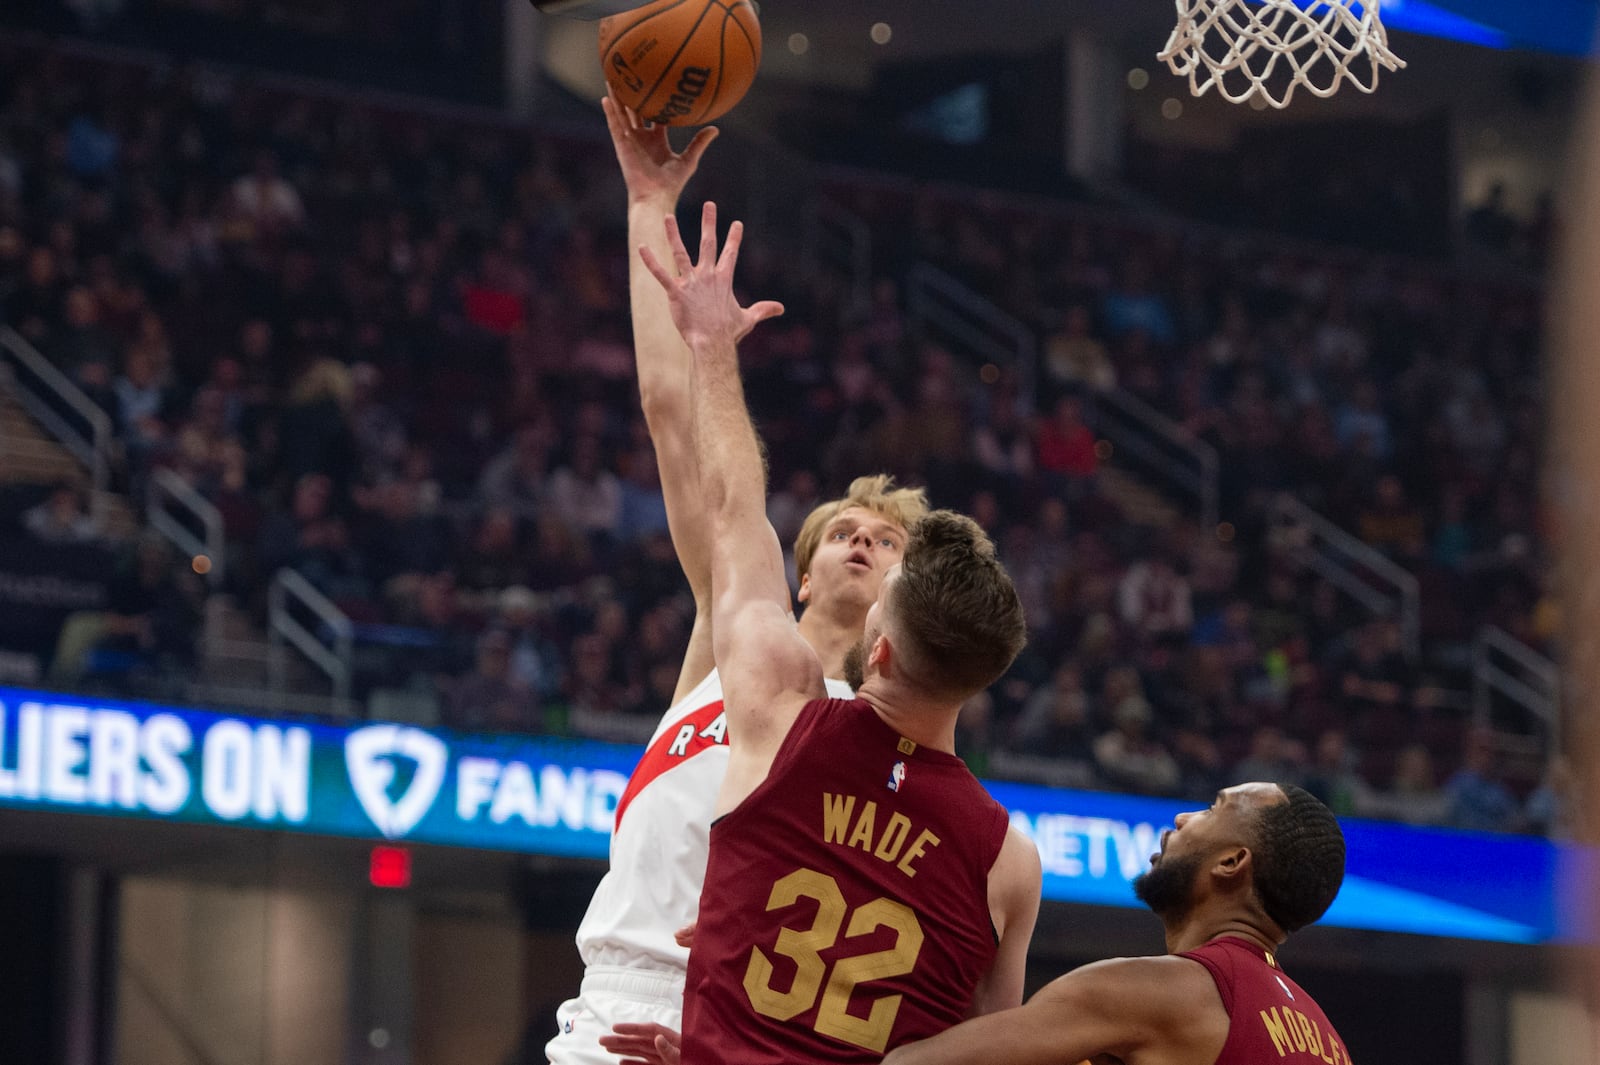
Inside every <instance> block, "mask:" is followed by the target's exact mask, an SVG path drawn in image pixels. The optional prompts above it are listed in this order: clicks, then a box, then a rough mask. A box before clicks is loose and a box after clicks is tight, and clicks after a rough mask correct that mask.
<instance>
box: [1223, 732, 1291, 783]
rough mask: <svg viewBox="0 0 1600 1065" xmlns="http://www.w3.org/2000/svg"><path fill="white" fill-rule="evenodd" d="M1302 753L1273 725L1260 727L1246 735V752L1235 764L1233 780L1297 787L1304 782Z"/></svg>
mask: <svg viewBox="0 0 1600 1065" xmlns="http://www.w3.org/2000/svg"><path fill="white" fill-rule="evenodd" d="M1303 761H1304V759H1303V756H1302V752H1300V751H1298V750H1296V748H1295V744H1294V743H1293V742H1292V741H1291V740H1289V739H1288V738H1287V737H1286V736H1284V734H1283V730H1282V729H1280V728H1278V727H1277V726H1276V725H1262V726H1260V727H1258V728H1257V729H1256V730H1255V732H1253V733H1252V734H1251V736H1250V752H1249V753H1248V754H1246V755H1245V756H1244V757H1243V758H1242V759H1240V760H1239V761H1238V762H1237V763H1235V765H1234V767H1233V778H1234V779H1235V780H1237V781H1249V780H1266V781H1270V782H1272V783H1275V784H1299V783H1301V782H1302V780H1303V779H1304V774H1303V769H1302V765H1303Z"/></svg>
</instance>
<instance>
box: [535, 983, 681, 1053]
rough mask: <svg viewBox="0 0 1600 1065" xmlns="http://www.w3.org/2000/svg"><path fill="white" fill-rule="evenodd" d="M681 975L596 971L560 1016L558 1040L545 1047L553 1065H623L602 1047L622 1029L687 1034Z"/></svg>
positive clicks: (557, 1013)
mask: <svg viewBox="0 0 1600 1065" xmlns="http://www.w3.org/2000/svg"><path fill="white" fill-rule="evenodd" d="M683 979H684V974H683V973H681V972H668V971H664V970H660V969H628V968H622V967H620V966H618V967H613V966H608V965H591V966H590V967H589V968H588V970H587V971H585V973H584V975H583V984H582V986H581V987H579V989H578V997H577V998H574V999H568V1000H567V1001H566V1002H563V1003H562V1004H561V1008H560V1009H559V1010H557V1011H556V1023H557V1024H558V1025H559V1029H558V1031H557V1034H556V1037H555V1038H554V1039H552V1040H550V1042H548V1043H546V1044H545V1048H544V1053H545V1057H546V1058H548V1059H549V1061H550V1065H618V1063H619V1062H621V1060H622V1059H621V1058H619V1057H617V1056H616V1055H615V1054H612V1053H611V1052H610V1051H608V1050H607V1049H606V1048H605V1047H603V1046H601V1045H600V1037H601V1036H603V1035H606V1034H608V1033H609V1032H610V1031H611V1028H612V1026H613V1025H617V1024H664V1025H666V1026H667V1027H668V1028H671V1029H672V1030H673V1031H682V1030H683Z"/></svg>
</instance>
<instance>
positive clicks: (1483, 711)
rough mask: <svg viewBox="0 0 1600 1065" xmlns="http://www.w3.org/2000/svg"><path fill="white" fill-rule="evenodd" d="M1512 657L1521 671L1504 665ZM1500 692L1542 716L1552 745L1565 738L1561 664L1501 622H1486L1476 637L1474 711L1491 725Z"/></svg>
mask: <svg viewBox="0 0 1600 1065" xmlns="http://www.w3.org/2000/svg"><path fill="white" fill-rule="evenodd" d="M1506 659H1509V660H1510V662H1511V663H1514V664H1515V666H1516V667H1518V669H1519V670H1520V673H1521V675H1520V676H1519V675H1518V674H1516V673H1513V672H1511V671H1510V670H1509V669H1507V668H1505V666H1504V665H1502V664H1501V663H1502V661H1503V660H1506ZM1496 695H1499V696H1502V697H1504V698H1506V699H1509V700H1510V701H1511V702H1513V703H1515V704H1517V705H1518V706H1520V707H1522V708H1523V709H1524V710H1526V711H1528V713H1530V714H1532V715H1533V716H1534V717H1536V718H1538V719H1539V720H1540V721H1541V722H1542V723H1543V724H1544V725H1545V727H1546V728H1547V729H1548V730H1549V735H1550V746H1551V749H1559V747H1560V741H1561V667H1560V666H1558V665H1556V664H1555V663H1554V662H1552V661H1551V660H1550V659H1548V658H1546V657H1545V656H1544V655H1542V654H1540V653H1539V652H1538V651H1535V650H1534V649H1533V648H1531V647H1529V646H1528V645H1527V644H1525V643H1523V642H1522V641H1521V640H1519V639H1517V638H1516V637H1515V636H1513V635H1511V634H1510V633H1509V632H1507V631H1506V630H1504V629H1502V628H1500V627H1499V626H1497V625H1485V626H1483V627H1482V628H1480V629H1479V630H1478V634H1477V636H1476V637H1475V638H1474V639H1473V641H1472V712H1473V718H1474V720H1475V721H1476V722H1477V723H1478V724H1480V725H1488V724H1489V723H1490V721H1489V715H1490V711H1491V709H1492V702H1493V699H1494V697H1495V696H1496Z"/></svg>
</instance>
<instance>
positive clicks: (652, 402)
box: [600, 96, 717, 702]
mask: <svg viewBox="0 0 1600 1065" xmlns="http://www.w3.org/2000/svg"><path fill="white" fill-rule="evenodd" d="M600 107H601V109H602V110H603V111H605V116H606V127H607V129H609V130H610V132H611V145H612V147H613V148H615V149H616V153H617V163H618V165H619V166H621V168H622V178H623V181H624V182H625V183H626V185H627V187H628V240H629V242H630V244H631V245H632V246H633V247H640V246H643V247H647V248H649V249H650V250H651V251H652V252H653V253H654V254H655V256H656V259H657V261H659V262H662V263H671V262H672V261H673V259H672V254H671V249H670V248H669V247H668V246H667V236H666V229H665V226H664V222H665V221H666V219H667V218H669V217H671V216H672V214H673V212H674V211H676V210H677V206H678V197H679V196H680V195H681V194H682V193H683V188H684V185H686V184H687V183H688V181H689V179H690V178H691V177H693V176H694V173H695V171H696V170H697V169H698V168H699V166H700V157H701V156H702V155H704V154H705V150H706V148H707V147H709V146H710V144H711V142H712V141H713V140H715V139H716V137H717V130H716V128H715V127H713V126H707V127H706V128H705V129H702V130H701V131H700V132H699V133H696V134H695V136H694V139H693V140H691V141H690V142H689V144H688V146H687V147H686V148H684V150H683V151H682V152H675V151H673V150H672V144H671V142H670V141H669V140H668V139H667V128H666V127H665V126H659V125H651V124H649V123H646V122H645V121H643V120H642V119H641V118H640V117H639V116H638V115H637V114H635V113H634V112H633V111H632V110H631V109H629V108H626V107H623V106H622V105H621V104H619V103H617V102H616V101H615V100H613V99H611V98H610V97H609V96H608V97H606V98H604V99H602V100H601V101H600ZM628 293H629V301H630V308H631V311H632V316H633V347H634V357H635V359H636V361H637V367H638V375H639V399H640V402H641V405H642V406H643V408H644V420H645V425H646V426H648V427H649V430H650V439H651V441H652V442H653V443H654V444H655V449H656V465H657V466H658V467H659V469H660V470H661V494H662V496H663V497H664V498H665V500H666V504H667V527H668V530H669V531H670V532H671V534H672V546H673V549H674V550H675V551H676V552H677V555H678V564H679V565H680V566H682V567H683V575H684V577H686V578H687V579H688V581H689V590H690V591H691V592H693V593H694V601H695V608H696V614H697V617H696V623H695V626H694V630H693V632H692V633H691V635H690V638H689V648H688V650H687V651H686V652H685V654H684V659H683V669H682V671H681V672H680V674H679V676H678V690H677V692H676V694H674V696H673V702H677V701H678V700H679V699H681V698H682V697H683V696H684V695H686V694H687V693H688V691H689V689H690V688H692V687H693V686H694V685H695V684H698V683H699V682H700V680H701V678H703V677H704V676H705V675H706V674H707V673H709V672H711V666H712V655H711V626H710V597H711V552H710V535H709V533H710V529H709V527H708V525H707V523H706V520H705V511H704V510H703V508H702V507H701V504H700V473H699V469H698V467H697V466H696V465H695V457H694V437H693V433H692V431H691V427H690V424H689V416H690V407H691V401H690V388H691V379H692V377H693V374H694V362H693V357H692V356H691V355H690V353H689V346H688V345H687V344H686V343H684V340H683V337H682V335H680V334H679V332H678V328H677V326H675V325H674V324H673V322H672V310H671V308H670V307H669V306H668V304H667V295H666V293H665V292H664V291H663V290H662V288H661V286H660V285H658V284H656V282H655V279H654V278H652V277H651V276H650V271H649V270H647V269H645V266H644V262H643V260H641V259H640V258H639V257H638V256H633V257H632V258H631V259H630V265H629V268H628Z"/></svg>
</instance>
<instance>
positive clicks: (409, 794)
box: [344, 725, 450, 839]
mask: <svg viewBox="0 0 1600 1065" xmlns="http://www.w3.org/2000/svg"><path fill="white" fill-rule="evenodd" d="M397 756H398V757H402V758H410V759H411V760H412V761H414V762H416V763H417V772H416V774H415V775H414V776H413V777H412V778H411V785H410V787H408V788H406V790H405V794H403V795H401V796H400V797H399V798H398V799H394V798H391V797H390V795H389V786H390V785H391V784H393V783H394V778H395V764H394V760H395V758H396V757H397ZM449 759H450V752H449V749H448V748H446V747H445V745H444V741H443V740H441V739H439V738H438V737H436V736H431V735H429V734H428V733H426V732H423V731H422V730H421V729H415V728H407V727H406V726H404V725H369V726H368V727H366V728H363V729H357V730H356V731H354V732H352V733H350V735H348V736H346V737H345V740H344V764H345V767H346V768H347V769H349V771H350V785H351V787H352V788H354V789H355V793H356V798H357V799H359V800H361V808H362V809H363V810H365V811H367V816H368V817H370V818H372V823H373V824H374V825H377V826H378V831H379V832H382V833H383V834H384V835H385V836H386V837H388V838H389V839H399V838H400V837H401V836H403V835H405V834H406V833H407V832H410V831H411V830H412V829H413V828H415V827H417V822H418V821H421V820H422V818H423V816H424V815H425V814H427V812H428V811H429V810H430V809H431V808H432V807H433V800H434V799H436V798H438V796H439V787H440V785H442V784H443V783H444V770H445V764H446V763H447V762H448V761H449Z"/></svg>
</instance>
